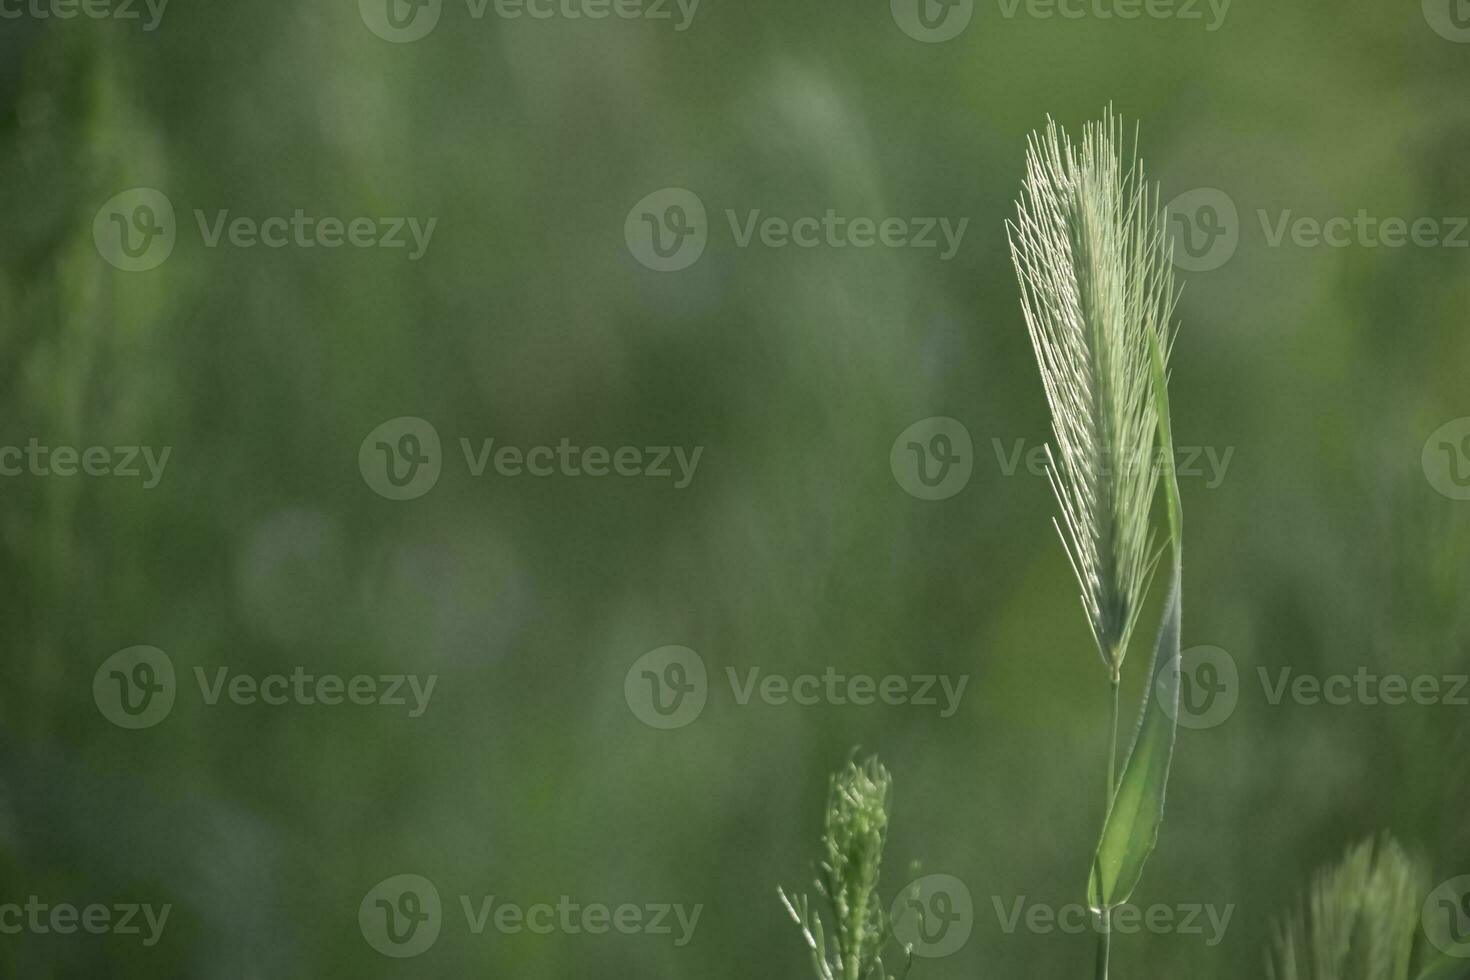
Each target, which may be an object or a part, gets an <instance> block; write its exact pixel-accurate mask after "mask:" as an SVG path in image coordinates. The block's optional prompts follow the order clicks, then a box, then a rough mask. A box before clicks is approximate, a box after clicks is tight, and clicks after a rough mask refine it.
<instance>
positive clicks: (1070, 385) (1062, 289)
mask: <svg viewBox="0 0 1470 980" xmlns="http://www.w3.org/2000/svg"><path fill="white" fill-rule="evenodd" d="M1121 143H1122V124H1121V122H1120V121H1119V120H1117V119H1116V117H1114V115H1113V113H1112V110H1111V109H1109V110H1108V111H1107V112H1106V113H1105V114H1104V116H1103V118H1102V120H1101V121H1099V122H1095V123H1089V124H1088V125H1087V126H1086V127H1084V129H1083V133H1082V142H1081V145H1080V146H1078V145H1076V144H1074V143H1073V142H1072V140H1071V138H1070V137H1069V136H1068V135H1067V133H1066V132H1065V131H1064V130H1062V129H1061V128H1060V127H1058V126H1057V125H1056V123H1055V122H1052V121H1050V120H1049V121H1048V123H1047V126H1046V129H1045V131H1044V132H1041V133H1033V134H1032V135H1031V138H1030V141H1029V146H1028V150H1027V155H1026V179H1025V182H1024V183H1023V185H1022V191H1021V197H1020V199H1019V201H1018V202H1017V207H1016V218H1015V220H1014V221H1011V222H1008V228H1007V230H1008V234H1009V238H1010V245H1011V257H1012V260H1013V261H1014V263H1015V267H1016V274H1017V276H1018V278H1019V280H1020V285H1021V305H1022V309H1023V312H1024V314H1025V318H1026V326H1027V329H1028V331H1029V332H1030V335H1031V343H1032V347H1033V348H1034V349H1035V352H1036V360H1037V364H1038V365H1039V366H1040V369H1041V378H1042V383H1043V386H1044V388H1045V392H1046V399H1047V405H1048V407H1049V408H1050V410H1051V418H1052V432H1053V435H1054V437H1055V443H1056V449H1055V451H1053V450H1052V448H1051V447H1048V449H1047V452H1048V475H1049V476H1050V479H1051V483H1052V488H1053V490H1054V491H1055V493H1056V497H1057V501H1058V504H1059V505H1060V509H1061V516H1060V519H1059V520H1058V521H1057V522H1056V524H1057V530H1058V532H1059V534H1060V535H1061V538H1062V543H1063V545H1064V546H1065V548H1066V550H1067V556H1068V558H1069V559H1070V561H1071V563H1072V569H1073V571H1074V572H1075V574H1076V576H1077V580H1078V584H1079V586H1080V588H1081V598H1082V605H1083V608H1084V609H1085V610H1086V613H1087V617H1088V622H1089V624H1090V626H1091V628H1092V633H1093V638H1094V639H1095V640H1096V642H1097V647H1098V652H1099V654H1100V655H1101V656H1102V659H1103V662H1104V663H1105V664H1106V665H1107V667H1108V669H1109V670H1110V671H1111V672H1112V674H1113V676H1114V677H1116V676H1117V674H1118V671H1119V669H1120V668H1121V666H1122V663H1123V658H1124V656H1125V655H1126V653H1127V649H1128V642H1129V639H1130V638H1131V636H1132V633H1133V628H1134V625H1135V623H1136V622H1137V618H1138V613H1139V608H1140V606H1141V605H1142V602H1143V597H1144V595H1145V594H1146V593H1147V591H1148V585H1149V580H1150V577H1151V575H1152V572H1153V568H1154V565H1155V563H1156V561H1157V557H1158V556H1157V554H1156V552H1155V549H1154V539H1153V533H1152V531H1151V529H1150V522H1149V513H1150V510H1151V507H1152V503H1153V499H1154V494H1155V492H1156V490H1157V488H1158V481H1159V472H1160V463H1159V457H1158V454H1157V453H1156V451H1155V446H1156V442H1155V440H1156V438H1157V430H1158V415H1157V409H1156V406H1155V403H1154V400H1153V394H1152V390H1151V374H1150V371H1151V365H1150V352H1149V338H1150V335H1151V334H1152V335H1153V336H1154V337H1155V338H1157V340H1158V342H1159V346H1160V348H1161V349H1162V350H1163V351H1164V352H1165V354H1166V356H1167V351H1168V347H1169V336H1170V330H1169V321H1170V318H1171V317H1172V316H1173V312H1174V304H1175V301H1176V299H1177V293H1176V290H1175V286H1174V273H1173V265H1172V262H1171V252H1170V243H1169V239H1168V237H1167V235H1166V234H1165V222H1164V213H1163V210H1162V208H1161V207H1160V205H1159V195H1158V190H1157V188H1156V187H1155V188H1151V187H1150V186H1149V185H1148V184H1147V183H1146V182H1145V180H1144V176H1143V166H1142V163H1140V162H1132V163H1130V164H1129V165H1128V167H1127V169H1124V165H1123V161H1122V150H1121Z"/></svg>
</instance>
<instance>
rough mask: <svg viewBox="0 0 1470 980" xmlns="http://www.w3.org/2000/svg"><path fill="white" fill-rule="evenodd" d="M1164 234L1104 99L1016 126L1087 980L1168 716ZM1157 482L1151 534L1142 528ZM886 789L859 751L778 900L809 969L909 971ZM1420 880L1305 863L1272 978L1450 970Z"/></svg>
mask: <svg viewBox="0 0 1470 980" xmlns="http://www.w3.org/2000/svg"><path fill="white" fill-rule="evenodd" d="M1166 229H1167V214H1166V213H1165V210H1164V209H1163V207H1162V206H1161V204H1160V195H1159V190H1158V188H1157V186H1156V185H1150V184H1149V183H1148V182H1147V181H1146V180H1145V177H1144V170H1143V164H1142V163H1141V161H1139V160H1138V159H1137V152H1136V136H1135V138H1134V145H1133V147H1131V148H1130V149H1129V152H1128V154H1127V157H1126V158H1125V156H1124V130H1123V125H1122V123H1121V121H1120V120H1119V119H1118V118H1117V117H1116V116H1115V115H1114V114H1113V112H1112V111H1111V109H1108V110H1106V111H1105V112H1104V114H1103V116H1102V118H1101V120H1099V121H1096V122H1092V123H1089V124H1087V125H1086V126H1084V128H1083V130H1082V134H1081V138H1080V140H1079V141H1076V142H1074V141H1073V140H1072V138H1071V137H1070V136H1069V135H1068V134H1067V133H1066V132H1065V131H1064V130H1063V129H1061V128H1060V127H1059V126H1057V124H1056V123H1055V122H1052V121H1050V120H1048V122H1047V125H1046V127H1045V129H1044V130H1042V131H1040V132H1036V133H1033V134H1032V135H1031V137H1030V140H1029V145H1028V150H1027V154H1026V176H1025V179H1024V181H1023V184H1022V190H1021V195H1020V198H1019V200H1018V202H1017V214H1016V217H1015V219H1014V220H1013V221H1010V222H1008V223H1007V230H1008V235H1009V240H1010V248H1011V256H1012V260H1013V262H1014V264H1015V269H1016V273H1017V277H1018V280H1019V283H1020V293H1021V306H1022V312H1023V314H1024V318H1025V321H1026V326H1027V329H1028V331H1029V333H1030V337H1031V342H1032V347H1033V349H1034V351H1035V356H1036V360H1037V364H1038V366H1039V368H1040V373H1041V380H1042V388H1043V391H1044V393H1045V397H1046V402H1047V406H1048V408H1049V411H1050V415H1051V425H1052V434H1053V438H1054V443H1055V445H1054V446H1050V445H1049V446H1048V447H1047V450H1046V453H1047V474H1048V478H1049V480H1050V483H1051V487H1052V491H1053V493H1054V494H1055V497H1056V500H1057V504H1058V509H1059V512H1060V513H1059V515H1058V517H1057V518H1056V519H1055V521H1054V523H1055V526H1056V529H1057V533H1058V535H1059V537H1060V538H1061V542H1062V547H1063V550H1064V551H1065V553H1066V556H1067V559H1068V561H1069V563H1070V565H1071V568H1072V571H1073V573H1074V575H1075V577H1076V580H1077V585H1078V590H1079V600H1080V604H1081V606H1082V609H1083V612H1084V614H1085V616H1086V619H1087V624H1088V627H1089V630H1090V633H1091V636H1092V639H1093V642H1094V644H1095V646H1096V649H1097V653H1098V656H1099V658H1100V660H1101V663H1102V667H1103V677H1104V680H1105V681H1106V683H1107V694H1108V704H1109V712H1108V727H1107V729H1106V731H1105V732H1104V738H1103V742H1104V746H1105V750H1106V751H1105V754H1104V756H1103V760H1102V763H1103V764H1102V765H1101V766H1100V769H1101V770H1102V772H1101V773H1100V775H1101V776H1102V777H1103V779H1104V785H1105V787H1106V799H1107V805H1106V809H1105V811H1104V814H1103V820H1102V829H1101V833H1100V836H1099V840H1098V843H1097V846H1096V849H1095V850H1094V852H1093V854H1092V858H1091V863H1090V870H1089V881H1088V904H1089V906H1090V907H1091V909H1092V910H1093V912H1094V914H1095V915H1096V917H1097V930H1096V931H1097V934H1098V942H1097V949H1096V956H1095V959H1094V966H1093V974H1094V977H1095V978H1097V980H1106V978H1107V976H1108V972H1109V968H1110V961H1111V946H1112V943H1111V939H1112V928H1111V923H1112V916H1113V912H1114V910H1115V909H1117V908H1118V907H1119V906H1120V905H1122V904H1124V903H1126V902H1128V901H1129V899H1130V898H1131V896H1132V894H1133V892H1134V890H1135V888H1136V887H1137V885H1138V882H1139V880H1140V878H1141V875H1142V871H1143V866H1144V863H1145V862H1146V860H1147V858H1148V856H1149V855H1150V853H1151V852H1152V851H1153V849H1154V846H1155V844H1156V843H1157V840H1158V835H1159V829H1160V826H1161V824H1162V821H1163V812H1164V799H1165V790H1166V788H1167V784H1168V778H1169V770H1170V766H1171V764H1172V760H1173V754H1174V744H1175V735H1176V727H1177V721H1176V719H1177V717H1178V712H1179V684H1180V682H1179V669H1180V664H1179V660H1180V621H1181V583H1182V579H1181V574H1182V573H1181V569H1182V561H1183V515H1182V510H1181V505H1180V497H1179V488H1178V480H1177V476H1176V473H1175V471H1174V441H1173V427H1172V421H1171V416H1170V408H1169V391H1168V382H1169V355H1170V350H1171V348H1172V344H1173V339H1174V334H1175V326H1174V324H1173V318H1174V313H1175V307H1176V303H1177V300H1178V296H1179V291H1178V289H1177V288H1176V285H1175V281H1174V274H1173V265H1172V242H1171V240H1170V239H1169V236H1168V235H1167V232H1166ZM1160 485H1162V489H1163V497H1164V511H1165V523H1164V527H1165V534H1166V535H1167V544H1163V543H1161V542H1160V541H1159V533H1158V530H1157V529H1156V527H1155V520H1154V507H1155V502H1156V498H1157V497H1158V496H1159V489H1160ZM1166 556H1167V558H1168V561H1169V564H1168V566H1167V567H1168V572H1169V574H1168V584H1167V591H1166V593H1165V598H1164V603H1163V609H1162V615H1161V622H1160V624H1159V627H1158V631H1157V636H1156V640H1155V644H1154V650H1153V655H1152V662H1151V665H1150V668H1149V677H1148V681H1149V683H1148V684H1147V685H1146V687H1145V692H1144V697H1143V704H1142V706H1141V709H1140V712H1139V716H1138V723H1137V726H1136V728H1135V729H1134V732H1133V736H1132V741H1131V743H1130V744H1129V746H1128V748H1127V751H1126V754H1125V755H1124V756H1123V762H1122V765H1121V768H1120V767H1119V765H1118V757H1119V755H1118V727H1119V715H1120V705H1119V690H1120V686H1121V681H1122V672H1123V667H1124V665H1125V662H1126V660H1127V656H1128V652H1129V648H1130V646H1131V643H1132V641H1133V638H1134V634H1135V631H1136V628H1137V626H1138V620H1139V616H1140V614H1141V611H1142V609H1143V607H1144V605H1145V602H1146V599H1147V597H1148V594H1149V591H1150V586H1151V584H1152V582H1153V578H1154V574H1155V572H1156V570H1157V567H1158V564H1159V562H1160V561H1161V560H1163V559H1164V558H1165V557H1166ZM891 792H892V781H891V779H890V777H889V774H888V772H887V770H886V769H884V768H883V766H882V765H880V764H879V763H878V761H877V759H876V758H870V759H868V760H867V761H866V762H864V763H863V764H861V765H858V764H856V763H853V762H850V763H849V764H848V765H847V767H846V768H845V769H843V770H841V771H839V772H838V773H836V774H834V775H833V776H832V778H831V781H830V784H829V789H828V801H827V810H826V818H825V823H824V829H823V834H822V845H823V852H824V856H823V860H822V862H821V864H820V866H819V868H818V872H817V876H816V889H817V894H818V896H819V898H820V899H821V900H822V904H821V906H819V905H817V904H814V903H813V902H811V901H810V900H809V899H808V897H807V896H806V895H796V896H792V895H788V894H787V893H786V892H785V891H784V890H781V891H780V892H779V893H780V897H781V901H782V902H783V904H784V906H785V908H786V910H787V912H788V914H789V915H790V917H791V918H792V920H793V921H794V922H795V923H796V924H797V925H798V927H799V928H800V930H801V935H802V939H803V941H804V942H805V944H806V946H807V948H808V951H809V952H810V954H811V961H812V965H813V968H814V971H815V975H816V977H817V980H894V978H893V977H892V975H891V974H889V973H888V971H887V969H886V967H885V966H884V962H883V950H884V949H885V947H886V946H887V945H888V943H890V942H894V943H895V944H897V946H898V948H899V950H900V951H901V952H902V954H903V957H904V971H903V972H904V973H907V969H908V966H909V964H910V962H911V955H912V949H911V948H909V947H906V946H903V945H902V944H899V943H897V940H896V939H895V938H894V936H893V931H892V923H890V922H889V921H887V918H886V916H885V913H884V906H883V903H882V901H881V899H880V898H879V897H878V883H879V870H880V865H881V862H882V857H883V847H884V843H885V841H886V836H887V827H888V814H889V803H890V799H891ZM1428 892H1429V877H1428V874H1427V872H1426V871H1425V869H1424V866H1423V864H1422V863H1420V862H1419V861H1417V860H1415V859H1413V858H1411V857H1410V856H1409V855H1408V854H1407V853H1406V852H1405V851H1404V850H1403V849H1402V848H1401V847H1399V845H1398V844H1396V843H1395V842H1394V841H1393V840H1392V839H1391V838H1389V837H1388V836H1386V835H1385V836H1383V837H1381V838H1379V839H1377V840H1369V841H1365V842H1363V843H1361V844H1358V845H1356V846H1355V847H1353V848H1351V849H1350V850H1349V851H1348V853H1347V856H1346V857H1345V859H1344V860H1343V861H1342V862H1341V864H1339V865H1337V866H1334V867H1332V868H1330V869H1327V870H1325V871H1323V872H1320V873H1319V874H1318V876H1317V877H1316V879H1315V880H1314V881H1313V883H1312V886H1311V889H1310V892H1309V895H1308V897H1307V898H1306V899H1305V900H1303V902H1302V904H1301V906H1300V907H1299V908H1298V909H1296V910H1295V911H1293V912H1292V913H1290V914H1289V915H1288V916H1287V917H1286V918H1285V919H1284V920H1283V921H1282V922H1281V923H1280V924H1279V926H1278V929H1277V932H1276V935H1275V939H1274V942H1273V944H1272V946H1271V949H1270V951H1269V953H1268V956H1267V975H1268V977H1269V980H1465V978H1467V977H1470V959H1463V958H1455V957H1453V956H1450V955H1448V954H1441V953H1440V952H1438V951H1437V950H1435V949H1434V948H1433V946H1432V944H1430V943H1428V942H1426V941H1425V937H1424V934H1423V933H1422V932H1421V929H1420V926H1421V920H1420V912H1421V908H1422V907H1423V903H1424V901H1425V899H1426V895H1427V894H1428ZM1465 914H1466V915H1470V910H1467V911H1466V913H1465Z"/></svg>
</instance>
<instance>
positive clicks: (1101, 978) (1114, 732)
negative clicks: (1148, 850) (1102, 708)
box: [1093, 671, 1122, 980]
mask: <svg viewBox="0 0 1470 980" xmlns="http://www.w3.org/2000/svg"><path fill="white" fill-rule="evenodd" d="M1121 680H1122V678H1121V677H1120V676H1119V674H1118V672H1117V671H1114V672H1113V673H1112V675H1111V676H1110V677H1109V678H1108V686H1109V688H1111V697H1110V698H1109V701H1110V704H1111V710H1110V711H1109V712H1108V714H1109V721H1108V808H1107V810H1106V811H1105V812H1104V813H1103V823H1104V825H1105V826H1106V824H1107V816H1108V814H1109V813H1112V811H1113V800H1114V798H1115V797H1116V796H1117V793H1118V780H1117V769H1118V689H1119V687H1120V686H1121V684H1120V682H1121ZM1098 915H1099V921H1100V926H1101V928H1100V930H1099V932H1098V936H1097V962H1096V965H1095V968H1094V970H1093V975H1094V976H1095V977H1096V980H1108V960H1109V958H1110V957H1111V955H1112V946H1113V912H1112V909H1103V910H1102V911H1101V912H1100V913H1098Z"/></svg>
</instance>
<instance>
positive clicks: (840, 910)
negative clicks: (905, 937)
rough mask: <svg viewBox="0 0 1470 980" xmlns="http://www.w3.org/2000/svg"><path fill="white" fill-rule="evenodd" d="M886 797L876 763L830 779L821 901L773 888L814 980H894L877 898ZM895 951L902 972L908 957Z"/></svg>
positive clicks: (889, 784)
mask: <svg viewBox="0 0 1470 980" xmlns="http://www.w3.org/2000/svg"><path fill="white" fill-rule="evenodd" d="M892 797H893V781H892V779H891V778H890V777H889V775H888V770H887V769H885V768H883V765H882V764H881V763H880V762H879V761H878V759H877V757H876V756H875V757H871V758H869V759H868V760H867V761H865V762H863V763H861V764H858V763H856V762H849V763H848V764H847V766H846V767H845V768H843V769H841V770H839V771H838V772H836V773H834V774H833V775H832V777H831V780H830V782H829V784H828V789H827V810H826V814H825V819H824V821H823V826H822V860H821V863H820V864H818V865H817V871H816V881H815V884H816V890H817V896H818V898H819V899H820V900H821V901H820V902H819V903H817V904H814V903H813V902H812V901H811V900H810V898H809V897H808V896H807V895H805V894H796V895H788V894H787V893H786V891H785V889H781V888H778V889H777V893H778V894H779V895H780V897H781V902H782V904H783V905H784V906H785V907H786V911H787V913H788V914H790V916H791V918H792V921H794V922H795V923H796V925H797V926H798V927H799V928H800V929H801V936H802V940H803V942H805V943H806V946H807V949H808V951H809V952H810V954H811V962H812V968H813V971H814V973H815V975H816V977H817V980H894V978H893V976H892V974H890V973H888V970H887V968H886V967H885V966H884V964H883V950H884V948H885V947H886V946H887V945H888V943H889V941H890V940H893V935H892V928H891V924H890V923H889V921H888V915H887V913H886V912H885V911H884V905H883V901H882V899H881V898H880V897H879V894H878V876H879V872H880V870H881V865H882V863H883V847H884V845H885V844H886V843H887V840H888V814H889V808H890V806H891V803H892ZM893 942H894V943H895V944H896V943H897V940H893ZM899 948H900V951H901V952H902V954H903V958H904V970H903V973H907V972H908V963H909V958H910V950H908V949H906V948H903V947H902V946H900V947H899ZM902 975H903V974H900V976H902Z"/></svg>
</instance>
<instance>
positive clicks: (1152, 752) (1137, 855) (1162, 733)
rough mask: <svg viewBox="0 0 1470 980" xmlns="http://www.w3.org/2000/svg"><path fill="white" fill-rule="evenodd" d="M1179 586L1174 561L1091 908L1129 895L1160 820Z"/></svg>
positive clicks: (1174, 698)
mask: <svg viewBox="0 0 1470 980" xmlns="http://www.w3.org/2000/svg"><path fill="white" fill-rule="evenodd" d="M1179 591H1180V577H1179V565H1178V563H1175V565H1174V575H1173V578H1172V581H1171V583H1170V586H1169V595H1168V598H1167V599H1165V601H1164V617H1163V622H1162V623H1161V624H1160V626H1159V637H1158V642H1157V643H1156V645H1155V646H1154V655H1153V662H1152V666H1151V669H1150V679H1149V689H1148V691H1147V693H1146V694H1145V697H1144V708H1143V717H1142V720H1141V721H1140V722H1139V726H1138V734H1137V735H1136V736H1135V737H1134V740H1133V747H1132V748H1131V749H1130V750H1129V753H1128V762H1127V763H1126V764H1125V765H1124V767H1123V777H1122V778H1121V779H1120V780H1119V781H1118V790H1117V793H1116V795H1115V796H1114V798H1113V805H1112V808H1111V809H1110V810H1109V811H1108V817H1107V821H1106V822H1105V823H1104V824H1103V832H1102V839H1101V841H1099V843H1098V846H1097V854H1096V856H1095V858H1094V860H1093V863H1092V875H1091V878H1090V881H1089V882H1088V889H1087V894H1088V901H1089V904H1091V906H1092V908H1093V909H1094V910H1095V911H1101V910H1103V909H1111V908H1116V907H1117V906H1119V905H1122V904H1123V903H1124V902H1126V901H1128V899H1129V898H1130V897H1131V896H1132V894H1133V889H1134V888H1135V887H1137V885H1138V879H1139V878H1140V877H1141V876H1142V874H1143V865H1144V862H1145V861H1146V860H1148V856H1149V855H1150V854H1151V853H1153V849H1154V845H1155V844H1156V843H1157V842H1158V838H1159V826H1160V825H1161V824H1162V823H1163V820H1164V793H1165V790H1166V789H1167V787H1168V782H1169V767H1170V764H1171V763H1172V761H1173V758H1174V742H1175V736H1176V733H1177V727H1178V723H1177V719H1178V717H1179V624H1180V615H1181V609H1180V595H1179Z"/></svg>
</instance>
